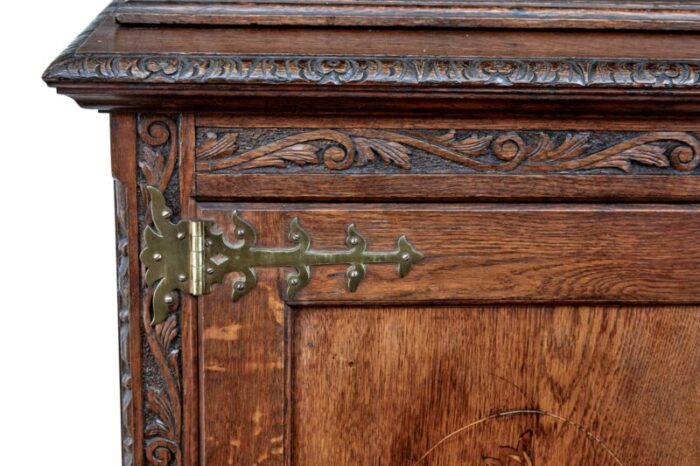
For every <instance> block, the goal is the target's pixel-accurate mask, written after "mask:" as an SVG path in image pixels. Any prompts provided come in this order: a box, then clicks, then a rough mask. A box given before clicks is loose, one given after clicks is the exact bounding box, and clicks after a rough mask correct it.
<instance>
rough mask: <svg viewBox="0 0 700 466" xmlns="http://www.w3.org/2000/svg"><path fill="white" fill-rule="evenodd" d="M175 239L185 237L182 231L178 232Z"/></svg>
mask: <svg viewBox="0 0 700 466" xmlns="http://www.w3.org/2000/svg"><path fill="white" fill-rule="evenodd" d="M177 239H185V234H184V233H183V232H180V233H178V234H177Z"/></svg>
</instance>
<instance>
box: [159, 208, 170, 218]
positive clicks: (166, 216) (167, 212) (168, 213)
mask: <svg viewBox="0 0 700 466" xmlns="http://www.w3.org/2000/svg"><path fill="white" fill-rule="evenodd" d="M172 214H173V213H172V212H170V211H169V210H168V209H165V210H164V211H163V212H161V215H162V216H163V218H170V216H171V215H172Z"/></svg>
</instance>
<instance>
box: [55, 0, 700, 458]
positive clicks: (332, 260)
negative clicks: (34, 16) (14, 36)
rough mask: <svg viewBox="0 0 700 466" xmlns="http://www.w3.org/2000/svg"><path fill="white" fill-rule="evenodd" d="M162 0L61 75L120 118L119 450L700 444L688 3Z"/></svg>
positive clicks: (422, 452) (699, 144)
mask: <svg viewBox="0 0 700 466" xmlns="http://www.w3.org/2000/svg"><path fill="white" fill-rule="evenodd" d="M152 3H153V2H146V1H141V2H133V1H130V2H125V3H116V4H114V5H112V6H111V7H109V8H108V9H107V10H106V11H105V12H104V13H103V14H102V15H101V16H100V17H99V18H98V19H97V21H96V22H95V23H94V24H93V25H92V26H91V27H90V28H89V29H88V30H87V31H86V32H85V33H84V34H83V35H81V36H80V38H79V39H78V40H77V41H76V42H75V43H74V44H73V45H72V46H71V47H70V48H69V49H68V50H67V51H66V52H65V53H64V54H63V55H61V56H60V57H59V58H58V59H57V61H56V62H54V64H52V65H51V67H50V68H49V70H48V71H47V73H46V75H45V79H46V80H47V82H48V83H49V84H51V85H53V86H55V87H57V88H58V90H59V92H61V93H63V94H67V95H69V96H71V97H73V98H74V99H76V100H77V101H78V103H79V104H81V105H83V106H85V107H90V108H98V109H101V110H105V111H109V112H111V115H112V117H111V122H112V159H113V172H114V177H115V179H116V181H115V186H116V207H117V209H116V211H117V232H118V248H117V253H118V266H119V268H118V279H119V290H120V294H119V325H120V343H121V360H120V369H121V373H122V400H121V402H122V409H123V438H124V458H123V462H124V464H125V465H129V466H131V465H134V466H142V465H156V466H171V465H177V466H183V465H185V466H196V465H200V466H228V465H246V466H253V465H258V466H267V465H286V466H328V465H338V466H385V465H387V466H420V465H426V466H427V465H446V466H457V465H460V466H461V465H501V466H505V465H515V464H522V465H525V464H528V465H564V464H566V465H631V464H634V465H668V464H674V465H688V466H691V465H695V464H697V458H698V457H700V431H698V428H697V419H698V417H699V416H700V390H699V389H698V387H700V350H699V349H698V348H700V345H699V344H700V308H698V303H700V288H698V286H696V283H697V282H699V281H700V265H699V264H700V243H699V242H698V241H696V240H695V237H696V236H697V231H698V230H699V229H700V210H699V209H700V204H698V202H699V201H700V177H698V175H699V174H700V169H699V168H698V165H700V140H699V139H698V138H700V129H699V126H698V125H699V122H700V119H699V112H698V108H700V107H698V104H699V103H700V99H699V98H698V96H699V94H698V92H699V91H700V77H699V76H700V61H699V60H698V59H697V57H698V56H700V36H698V35H696V34H695V33H693V32H692V31H691V29H694V27H688V28H685V27H683V26H682V21H681V20H682V19H683V18H686V19H687V18H690V17H691V16H692V14H694V13H693V12H694V11H695V10H693V9H692V8H691V7H692V5H685V6H680V2H668V4H667V5H666V8H665V9H661V10H658V9H650V10H649V11H646V12H645V14H648V16H645V17H643V18H642V20H643V21H648V22H650V24H653V25H655V26H656V27H652V28H651V29H661V30H660V31H657V32H640V31H636V30H634V28H633V27H632V26H633V24H632V23H630V22H624V21H623V22H616V21H621V20H619V19H618V20H616V19H615V18H616V17H615V14H619V13H620V12H621V11H623V10H625V9H628V8H636V7H638V5H637V6H635V5H632V4H631V2H606V3H607V4H608V5H607V7H606V8H609V9H611V10H610V11H612V10H614V11H613V13H614V14H613V15H612V16H611V17H608V18H607V19H606V20H605V21H597V20H596V21H592V22H589V23H586V27H587V28H589V30H588V31H587V32H583V31H582V30H567V29H561V28H560V27H561V26H562V25H565V22H563V23H557V24H558V26H557V27H558V28H557V29H548V27H549V26H551V24H549V23H548V22H547V21H544V22H542V23H533V24H529V25H528V26H527V27H529V28H531V30H527V31H525V30H523V29H521V28H522V26H523V25H522V24H519V23H518V22H517V18H510V19H509V20H508V21H505V22H504V23H503V24H502V26H504V28H503V29H498V30H492V29H486V28H485V27H484V26H487V24H481V23H479V22H478V21H477V22H476V23H473V22H471V23H470V22H469V21H472V20H473V17H474V16H473V15H474V14H476V13H474V12H475V11H476V10H478V9H479V8H486V7H489V8H491V6H490V4H489V5H486V4H487V3H489V2H393V6H391V7H387V8H388V10H385V12H386V11H388V12H390V13H391V8H405V7H407V5H408V6H410V7H411V8H428V9H429V8H437V7H440V8H442V7H445V5H444V4H448V3H454V4H455V5H452V6H453V7H455V8H457V10H459V11H458V14H459V15H461V16H460V17H461V18H463V19H462V20H460V21H463V23H460V24H459V25H460V26H461V27H467V26H470V27H471V29H449V28H440V27H439V26H445V25H449V24H445V23H442V22H440V21H439V20H438V19H436V18H433V19H431V21H432V22H434V23H435V24H433V23H432V22H431V23H430V24H427V25H430V26H433V27H434V29H425V28H403V29H400V28H398V29H392V28H388V27H387V28H383V29H369V28H355V29H343V28H340V27H337V28H332V29H329V28H319V27H318V26H319V24H318V23H317V21H316V20H314V18H315V16H313V15H307V16H303V14H302V13H303V12H304V11H307V10H305V9H308V8H312V9H315V8H320V7H319V5H318V4H317V3H314V2H296V3H297V4H296V5H291V6H280V5H277V4H275V3H274V2H272V4H271V2H253V3H257V4H260V5H262V6H259V8H262V9H264V10H265V12H264V14H268V15H269V14H270V13H269V12H270V11H274V9H275V8H292V9H297V10H298V11H297V10H295V12H294V14H295V15H296V14H302V16H299V18H301V19H299V21H298V26H299V27H297V28H288V27H280V28H277V29H275V28H272V27H269V26H273V25H276V24H274V21H273V22H272V23H273V24H269V25H268V26H266V27H261V26H258V27H249V28H241V27H238V26H237V25H238V24H239V23H240V22H242V21H244V19H245V18H247V16H245V15H243V14H242V13H241V12H240V11H239V10H237V9H240V8H242V7H241V4H242V2H222V3H221V4H217V5H216V6H215V7H214V6H210V5H208V4H207V3H206V2H202V3H200V4H197V5H195V4H187V3H185V2H165V4H164V5H159V4H153V5H151V4H152ZM280 3H282V2H280ZM292 3H295V2H292ZM350 3H351V2H332V4H333V5H335V6H334V7H339V8H344V9H348V11H350V12H352V13H353V14H355V13H357V14H365V13H366V11H364V10H357V9H355V10H353V8H354V7H353V6H352V5H351V4H350ZM377 3H378V2H367V5H366V8H368V9H370V10H371V9H372V8H377ZM419 3H426V4H429V5H427V6H426V5H418V4H419ZM491 3H498V2H491ZM503 3H504V5H503V7H504V8H503V9H502V10H500V12H501V13H503V14H508V13H509V12H510V13H512V8H516V7H514V6H513V5H514V4H516V3H527V4H530V5H518V6H517V7H518V8H521V7H522V8H526V9H527V8H534V9H535V10H536V12H539V11H540V10H538V8H545V7H546V8H547V9H549V10H548V11H550V10H551V11H554V12H559V13H561V16H555V17H553V20H560V21H564V20H565V19H566V15H564V13H562V12H561V11H560V10H561V9H566V8H569V7H566V6H562V3H563V2H546V3H547V5H544V4H541V5H536V3H537V2H503ZM583 3H585V5H584V4H583ZM333 5H331V6H333ZM485 5H486V6H485ZM630 5H631V6H630ZM244 6H245V8H253V6H251V4H245V5H244ZM448 6H449V5H448ZM580 6H581V9H577V10H575V12H573V13H572V12H569V13H571V14H574V13H575V14H588V13H586V11H584V10H586V9H595V8H597V7H596V6H595V5H593V4H592V3H591V2H582V4H581V5H580ZM450 8H451V7H450ZM494 8H495V7H494ZM655 8H656V7H655ZM535 10H533V11H535ZM680 10H683V11H680ZM572 11H573V10H572ZM183 12H186V13H187V16H183V17H181V20H178V21H177V22H184V23H186V24H187V25H186V26H182V25H181V26H178V27H172V26H168V25H167V24H162V23H167V22H172V21H171V20H170V21H169V20H168V19H167V18H168V15H175V14H178V15H181V14H184V13H183ZM232 12H233V13H232ZM300 12H301V13H300ZM307 12H308V11H307ZM659 12H663V13H664V14H668V15H671V14H672V13H673V14H674V15H679V16H677V17H676V20H678V21H677V23H674V24H675V26H673V27H674V28H675V30H674V32H673V33H667V32H663V29H668V28H670V27H671V26H669V23H664V22H663V21H664V19H663V18H659V17H657V16H655V15H656V14H658V13H659ZM569 13H567V14H569ZM205 14H207V15H209V17H213V18H220V19H221V21H219V23H220V26H219V27H200V26H199V23H201V22H204V20H203V19H202V18H204V17H205V16H202V15H205ZM314 14H320V13H318V12H315V13H314ZM392 14H393V13H392ZM407 14H408V13H407ZM538 14H539V13H538ZM552 14H554V13H552ZM627 14H628V15H631V14H632V13H630V12H629V11H628V12H627ZM635 14H641V13H639V12H637V13H635ZM465 15H466V16H465ZM470 15H471V16H470ZM683 15H686V16H683ZM353 17H354V16H353ZM387 17H389V16H387ZM115 18H116V20H115ZM187 18H189V19H188V20H187V21H185V19H187ZM227 18H228V19H227ZM230 18H237V19H235V21H232V20H230ZM391 18H394V20H395V17H394V16H391ZM464 18H468V19H469V18H472V19H469V21H467V20H464ZM562 18H564V19H562ZM171 19H172V17H171ZM642 20H640V21H642ZM117 21H120V22H121V23H119V22H117ZM248 21H250V19H248ZM386 21H389V20H388V19H387V20H386ZM422 21H423V20H416V24H417V23H421V25H422V26H426V24H424V22H422ZM567 21H568V20H567ZM134 23H136V24H134ZM143 23H156V24H155V25H151V26H149V27H144V26H143ZM324 24H328V23H324ZM331 24H336V23H333V22H332V21H331ZM358 24H360V25H363V26H368V25H367V24H365V23H363V22H360V23H358ZM392 24H393V23H392ZM416 24H414V23H411V22H410V21H409V24H408V25H414V26H415V25H416ZM538 24H539V25H538ZM679 24H680V25H679ZM336 25H341V24H336ZM389 25H390V24H385V26H389ZM287 26H288V25H287ZM302 26H303V27H302ZM477 26H478V27H477ZM510 26H517V27H516V28H514V29H508V28H507V27H510ZM638 26H639V25H638ZM616 29H624V30H625V31H617V30H616ZM686 29H688V30H686ZM76 137H77V136H76ZM149 187H150V189H149ZM158 193H162V197H161V195H160V194H158ZM178 222H179V223H178ZM351 225H352V227H351ZM397 271H398V272H399V273H397ZM229 272H231V273H229ZM232 298H233V299H232Z"/></svg>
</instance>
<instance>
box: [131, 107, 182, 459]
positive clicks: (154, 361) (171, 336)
mask: <svg viewBox="0 0 700 466" xmlns="http://www.w3.org/2000/svg"><path fill="white" fill-rule="evenodd" d="M178 155H179V154H178V122H177V118H174V117H169V116H164V115H155V116H143V115H142V116H139V117H138V143H137V164H138V170H137V172H138V173H137V179H138V185H139V192H140V196H139V232H140V234H142V232H143V230H144V229H145V227H146V226H147V224H148V222H149V221H150V219H149V216H148V215H147V206H148V199H147V191H146V189H145V187H146V186H157V187H158V188H159V189H160V190H162V191H163V192H164V193H165V195H166V197H167V199H168V203H169V205H170V206H171V207H172V209H173V217H174V218H177V217H179V215H180V202H179V191H180V186H179V183H178V177H177V176H176V173H177V171H178ZM141 288H142V293H141V299H142V301H141V302H142V303H143V304H142V309H141V311H142V312H141V317H142V321H143V326H142V331H143V336H144V347H143V363H142V376H143V397H144V400H145V406H144V418H145V419H144V426H145V428H144V436H145V439H144V455H145V459H146V464H149V465H154V466H173V465H174V466H180V465H182V414H183V407H182V360H181V354H180V353H181V335H182V332H181V322H180V316H179V313H178V312H175V311H178V310H179V307H180V302H179V300H177V299H176V300H175V301H174V302H173V303H172V305H171V308H170V311H172V312H171V313H170V315H169V316H168V318H167V319H166V320H165V321H164V322H163V323H162V324H159V325H156V326H153V325H151V320H152V309H151V307H150V303H151V301H152V300H151V297H152V293H153V289H152V288H151V287H148V286H147V285H146V284H145V282H143V281H142V282H141Z"/></svg>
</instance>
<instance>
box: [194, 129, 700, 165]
mask: <svg viewBox="0 0 700 466" xmlns="http://www.w3.org/2000/svg"><path fill="white" fill-rule="evenodd" d="M698 164H700V141H699V140H698V138H697V137H696V136H695V134H693V133H690V132H678V131H655V132H593V131H469V130H449V129H448V130H437V131H436V130H380V129H347V130H345V129H302V130H286V129H265V128H247V129H220V128H199V129H198V136H197V171H198V172H201V173H235V172H276V171H286V172H289V171H304V172H310V173H322V172H330V171H345V172H348V173H373V172H377V171H383V172H392V171H393V172H402V171H415V172H419V173H441V172H458V173H459V172H479V173H489V172H491V173H600V172H603V173H611V174H615V173H619V174H625V173H650V172H651V173H668V174H671V173H675V174H679V173H689V172H692V171H694V170H695V169H696V168H697V167H698Z"/></svg>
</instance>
